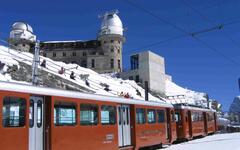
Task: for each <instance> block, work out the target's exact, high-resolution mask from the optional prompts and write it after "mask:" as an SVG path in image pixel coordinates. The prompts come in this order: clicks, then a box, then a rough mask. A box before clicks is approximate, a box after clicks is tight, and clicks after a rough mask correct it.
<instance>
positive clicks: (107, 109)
mask: <svg viewBox="0 0 240 150" xmlns="http://www.w3.org/2000/svg"><path fill="white" fill-rule="evenodd" d="M101 123H102V124H103V125H113V124H115V123H116V107H114V106H107V105H103V106H102V107H101Z"/></svg>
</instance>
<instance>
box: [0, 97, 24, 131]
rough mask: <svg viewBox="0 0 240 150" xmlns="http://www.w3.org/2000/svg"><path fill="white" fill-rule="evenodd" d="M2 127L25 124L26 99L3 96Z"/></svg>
mask: <svg viewBox="0 0 240 150" xmlns="http://www.w3.org/2000/svg"><path fill="white" fill-rule="evenodd" d="M2 111H3V120H2V125H3V127H23V126H24V125H25V113H26V100H25V99H23V98H19V97H4V99H3V108H2Z"/></svg>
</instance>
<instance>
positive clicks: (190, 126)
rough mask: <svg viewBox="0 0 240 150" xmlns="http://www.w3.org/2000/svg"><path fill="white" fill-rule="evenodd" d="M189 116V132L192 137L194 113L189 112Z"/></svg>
mask: <svg viewBox="0 0 240 150" xmlns="http://www.w3.org/2000/svg"><path fill="white" fill-rule="evenodd" d="M187 116H188V133H189V137H192V136H193V135H192V115H191V111H188V112H187Z"/></svg>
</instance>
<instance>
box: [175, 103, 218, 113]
mask: <svg viewBox="0 0 240 150" xmlns="http://www.w3.org/2000/svg"><path fill="white" fill-rule="evenodd" d="M173 106H174V108H176V109H188V110H196V111H211V112H216V110H214V109H210V108H207V107H200V106H196V105H189V104H180V103H179V104H174V105H173Z"/></svg>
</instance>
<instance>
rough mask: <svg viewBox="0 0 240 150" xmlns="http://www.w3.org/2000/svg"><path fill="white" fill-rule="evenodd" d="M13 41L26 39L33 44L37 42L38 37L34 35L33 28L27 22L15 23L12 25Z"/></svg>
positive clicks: (11, 35)
mask: <svg viewBox="0 0 240 150" xmlns="http://www.w3.org/2000/svg"><path fill="white" fill-rule="evenodd" d="M10 38H11V39H25V40H29V41H31V42H35V41H36V36H35V35H34V34H33V29H32V27H31V26H30V25H29V24H27V23H25V22H15V23H14V24H13V25H12V28H11V32H10Z"/></svg>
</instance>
